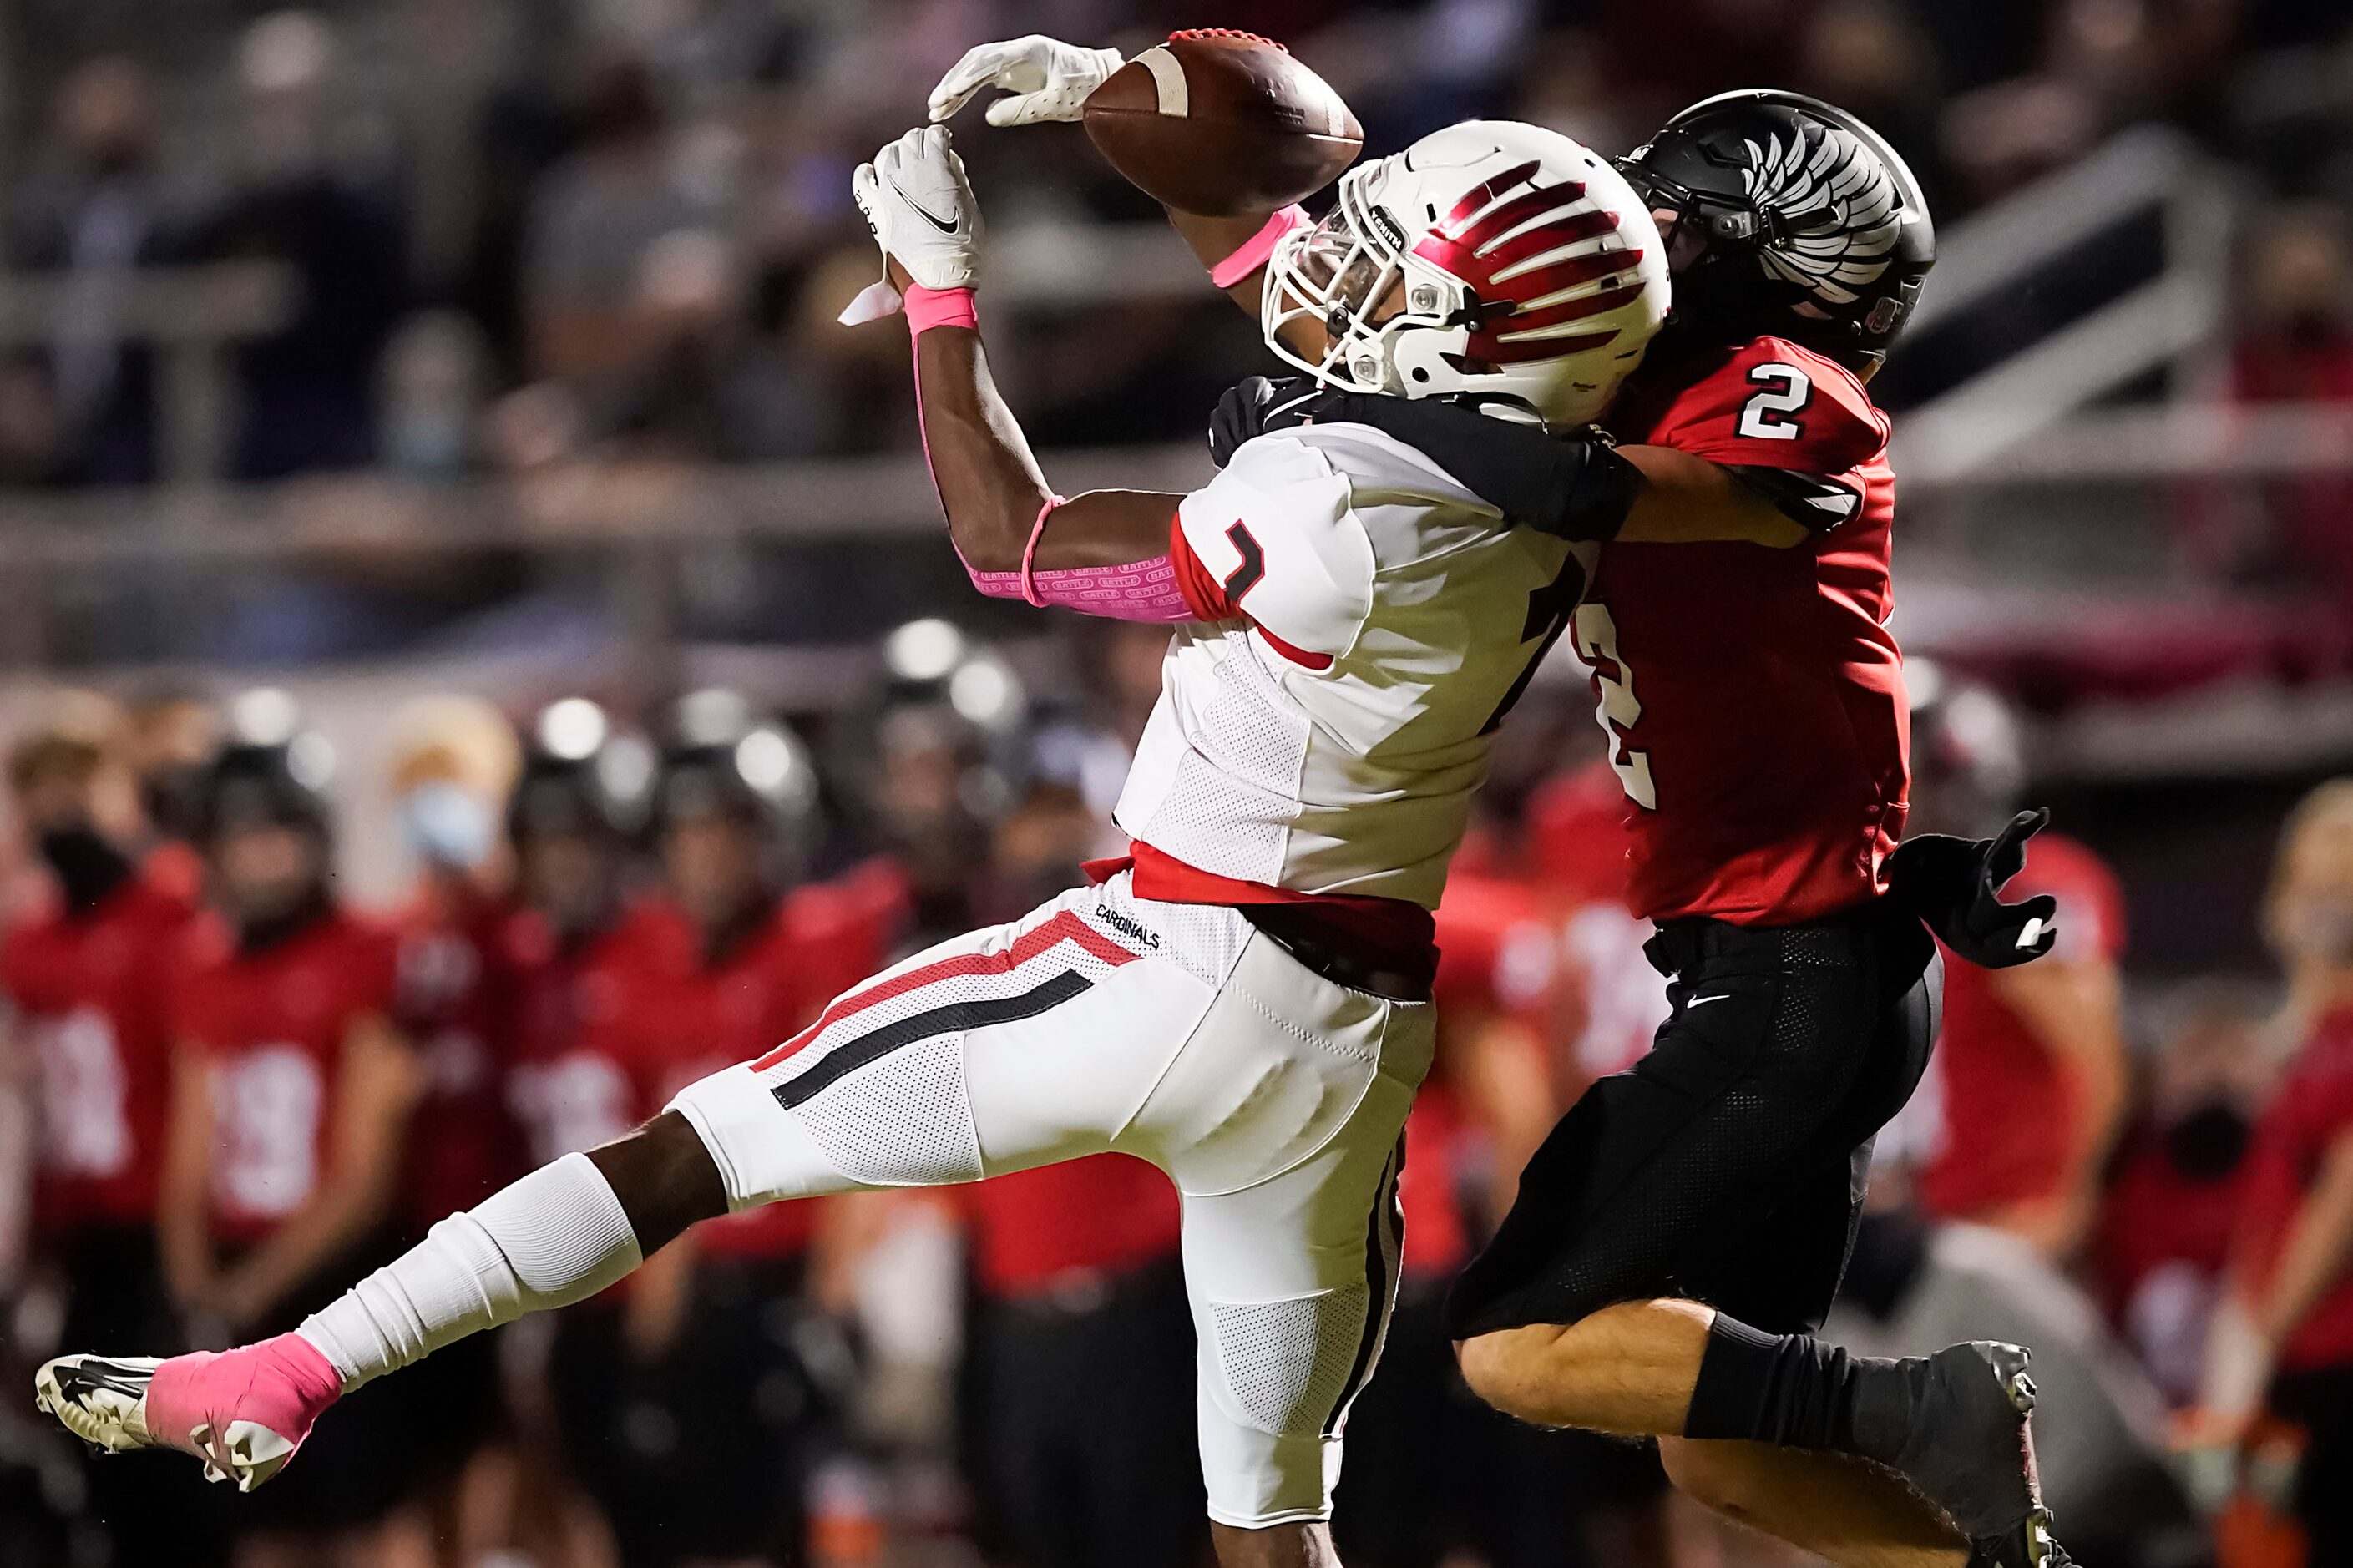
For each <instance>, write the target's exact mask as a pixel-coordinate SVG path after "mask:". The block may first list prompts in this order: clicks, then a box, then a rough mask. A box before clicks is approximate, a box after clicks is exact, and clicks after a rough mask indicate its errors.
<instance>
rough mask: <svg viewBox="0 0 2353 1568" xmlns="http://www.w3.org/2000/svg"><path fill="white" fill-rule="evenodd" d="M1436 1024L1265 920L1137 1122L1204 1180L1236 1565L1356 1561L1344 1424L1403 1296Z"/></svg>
mask: <svg viewBox="0 0 2353 1568" xmlns="http://www.w3.org/2000/svg"><path fill="white" fill-rule="evenodd" d="M1431 1026H1432V1025H1431V1017H1430V1007H1429V1005H1427V1004H1414V1003H1406V1002H1398V1001H1388V1000H1384V999H1382V998H1380V997H1377V996H1372V995H1369V994H1366V993H1364V992H1361V991H1352V990H1348V989H1345V988H1344V987H1342V986H1339V985H1336V984H1333V983H1332V982H1331V981H1328V980H1325V979H1323V978H1321V977H1320V976H1318V975H1316V974H1314V973H1310V972H1309V971H1308V970H1307V969H1306V968H1305V967H1303V965H1302V964H1301V963H1299V962H1298V961H1297V960H1295V959H1293V957H1291V956H1290V954H1289V953H1287V952H1284V951H1282V949H1281V948H1279V947H1277V946H1276V945H1275V944H1274V943H1273V942H1271V941H1268V940H1267V939H1264V938H1262V937H1261V938H1260V939H1258V940H1257V941H1256V942H1253V943H1252V944H1250V946H1249V947H1247V948H1246V949H1245V951H1244V952H1243V953H1242V956H1241V958H1240V962H1239V963H1237V964H1236V965H1235V968H1234V971H1233V973H1232V976H1231V978H1230V979H1229V982H1228V984H1227V985H1226V987H1225V989H1224V990H1223V991H1222V992H1221V993H1220V994H1219V999H1218V1002H1217V1004H1216V1005H1215V1006H1214V1007H1213V1008H1212V1009H1211V1011H1210V1013H1209V1015H1208V1016H1207V1017H1206V1018H1205V1019H1204V1020H1203V1022H1202V1026H1201V1029H1200V1031H1199V1033H1198V1035H1197V1037H1196V1038H1195V1039H1194V1041H1193V1042H1192V1043H1191V1044H1190V1045H1188V1047H1187V1051H1186V1053H1185V1055H1184V1057H1183V1058H1180V1059H1179V1060H1178V1061H1177V1062H1176V1063H1175V1064H1173V1065H1172V1068H1171V1069H1170V1071H1169V1073H1168V1074H1167V1076H1166V1078H1165V1079H1163V1080H1162V1081H1161V1083H1160V1084H1159V1085H1158V1086H1157V1087H1156V1088H1155V1091H1154V1094H1153V1097H1152V1099H1151V1100H1149V1101H1147V1102H1146V1103H1145V1106H1144V1107H1143V1109H1142V1110H1140V1111H1139V1113H1138V1114H1137V1117H1136V1120H1135V1124H1134V1127H1133V1128H1131V1130H1130V1131H1129V1132H1128V1133H1127V1134H1126V1135H1124V1139H1123V1146H1126V1147H1132V1148H1134V1150H1135V1151H1136V1152H1141V1153H1145V1154H1147V1155H1148V1156H1149V1157H1151V1158H1154V1159H1155V1160H1156V1161H1157V1162H1158V1163H1160V1164H1161V1165H1162V1167H1163V1168H1164V1169H1166V1171H1167V1172H1168V1173H1169V1174H1170V1176H1171V1178H1172V1179H1174V1180H1175V1181H1176V1185H1177V1188H1178V1191H1179V1192H1180V1193H1181V1194H1183V1196H1184V1212H1185V1222H1184V1223H1185V1230H1184V1255H1185V1273H1186V1286H1187V1291H1188V1292H1189V1294H1190V1295H1191V1298H1192V1305H1193V1321H1194V1333H1195V1340H1196V1344H1197V1368H1198V1394H1197V1397H1198V1419H1199V1436H1200V1445H1201V1467H1202V1474H1203V1479H1204V1481H1205V1483H1206V1485H1207V1488H1208V1500H1209V1517H1210V1519H1211V1521H1213V1530H1212V1534H1213V1536H1214V1539H1215V1542H1216V1545H1217V1549H1218V1555H1219V1561H1220V1562H1221V1563H1224V1564H1225V1565H1226V1568H1243V1565H1250V1568H1259V1565H1273V1564H1323V1563H1334V1562H1336V1561H1337V1559H1336V1557H1335V1554H1334V1552H1333V1549H1332V1544H1331V1538H1330V1531H1329V1526H1328V1525H1327V1523H1326V1522H1325V1521H1328V1519H1329V1518H1330V1516H1331V1511H1332V1490H1333V1487H1334V1485H1335V1483H1336V1482H1337V1480H1338V1479H1339V1459H1340V1430H1341V1426H1342V1425H1343V1423H1344V1422H1345V1418H1346V1415H1347V1410H1348V1406H1349V1404H1350V1402H1351V1401H1352V1400H1353V1399H1354V1398H1355V1396H1356V1392H1357V1391H1358V1390H1359V1389H1361V1388H1362V1387H1363V1386H1364V1384H1365V1383H1366V1380H1367V1379H1369V1378H1370V1377H1371V1375H1372V1373H1373V1368H1374V1365H1375V1363H1377V1359H1378V1356H1379V1351H1380V1344H1381V1339H1382V1336H1383V1333H1384V1331H1385V1329H1386V1327H1387V1323H1388V1314H1389V1310H1390V1308H1391V1306H1392V1305H1393V1303H1394V1300H1395V1295H1396V1289H1397V1279H1398V1256H1399V1252H1398V1249H1399V1246H1400V1243H1401V1239H1402V1226H1403V1222H1402V1216H1401V1215H1400V1214H1399V1212H1398V1205H1397V1184H1398V1177H1399V1173H1400V1169H1401V1165H1402V1162H1403V1142H1402V1134H1403V1131H1404V1126H1405V1117H1406V1112H1407V1110H1409V1107H1410V1106H1411V1104H1412V1100H1413V1094H1414V1091H1415V1090H1416V1089H1418V1088H1419V1085H1420V1081H1421V1079H1422V1077H1423V1075H1424V1074H1425V1073H1426V1072H1427V1071H1428V1068H1429V1064H1430V1047H1431ZM1301 1040H1304V1041H1305V1042H1306V1046H1305V1048H1304V1049H1302V1048H1301V1047H1300V1043H1299V1042H1300V1041H1301Z"/></svg>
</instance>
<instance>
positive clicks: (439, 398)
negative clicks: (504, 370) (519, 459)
mask: <svg viewBox="0 0 2353 1568" xmlns="http://www.w3.org/2000/svg"><path fill="white" fill-rule="evenodd" d="M487 370H488V361H487V358H486V354H485V351H484V348H483V345H482V334H481V331H480V328H478V327H476V326H475V325H474V323H473V321H470V319H468V318H467V317H465V316H462V315H460V314H459V313H458V312H457V311H455V310H424V311H419V312H418V313H417V314H416V315H413V316H411V317H409V318H408V319H407V320H406V321H404V322H402V323H401V326H400V330H399V331H397V332H396V333H395V334H394V336H393V339H392V342H390V343H389V344H388V345H386V347H385V355H384V398H383V405H384V406H383V417H384V428H383V430H382V433H381V434H380V435H379V437H378V438H377V448H378V450H379V451H381V452H382V453H383V455H384V461H385V467H386V468H389V469H390V470H391V471H392V472H394V473H396V474H399V475H402V476H404V477H406V478H408V479H450V478H453V477H455V476H456V475H458V474H459V473H461V472H463V471H464V470H465V469H466V468H470V467H471V466H472V464H473V461H474V459H475V458H476V457H477V456H478V455H479V454H480V447H481V446H482V437H483V436H484V435H485V432H483V431H482V430H480V428H479V426H480V417H481V412H482V404H483V401H484V395H485V393H486V391H487V387H486V385H485V381H486V373H487Z"/></svg>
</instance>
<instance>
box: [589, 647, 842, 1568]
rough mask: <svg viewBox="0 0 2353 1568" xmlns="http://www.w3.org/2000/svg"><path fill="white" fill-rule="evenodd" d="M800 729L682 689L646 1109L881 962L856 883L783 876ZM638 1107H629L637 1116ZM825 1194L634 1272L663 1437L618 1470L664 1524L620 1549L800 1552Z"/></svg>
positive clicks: (660, 802) (640, 1037)
mask: <svg viewBox="0 0 2353 1568" xmlns="http://www.w3.org/2000/svg"><path fill="white" fill-rule="evenodd" d="M816 788H817V778H816V773H815V770H814V766H813V764H812V763H811V762H810V760H809V757H808V755H807V752H806V751H805V750H804V749H803V748H802V746H801V743H800V742H799V741H798V740H797V739H796V738H794V737H793V736H792V735H791V734H790V733H789V732H788V731H786V730H784V729H783V728H781V727H779V726H777V725H775V724H769V723H762V722H758V721H755V720H754V715H753V714H752V711H751V708H750V704H749V703H748V702H747V701H746V700H744V698H743V697H742V696H740V695H739V694H737V693H735V692H733V691H727V690H723V689H710V690H703V691H698V692H695V693H693V694H691V695H690V696H688V697H686V698H684V699H682V700H681V701H680V702H679V703H678V704H677V705H676V709H675V713H674V720H673V724H672V735H671V738H670V744H669V745H668V746H667V747H666V748H665V750H664V752H663V755H662V757H661V761H660V766H659V773H658V774H657V776H656V779H655V782H654V786H653V791H652V795H651V802H650V804H651V810H652V830H653V842H654V847H655V851H656V856H657V858H658V860H659V866H660V871H661V887H660V891H659V894H657V895H656V896H655V897H654V898H653V899H651V900H649V907H648V908H647V910H645V911H644V913H643V914H642V915H641V916H640V917H639V918H638V920H636V921H632V923H631V927H630V937H629V950H628V962H627V963H625V964H624V965H623V966H622V969H621V995H620V1001H619V1016H618V1020H617V1035H618V1037H619V1049H620V1051H621V1053H622V1054H623V1055H624V1057H625V1058H628V1060H629V1061H630V1062H631V1063H632V1064H633V1065H634V1070H635V1071H636V1073H637V1074H638V1078H639V1079H640V1080H641V1081H642V1082H643V1083H644V1084H645V1085H646V1086H647V1088H648V1089H650V1091H651V1093H650V1096H649V1100H648V1102H647V1103H646V1104H645V1106H644V1107H643V1109H642V1110H641V1111H640V1113H639V1116H640V1117H644V1116H651V1115H653V1114H655V1113H656V1111H658V1110H659V1109H660V1107H661V1106H662V1105H664V1104H666V1103H668V1102H669V1100H670V1097H671V1096H672V1095H674V1094H675V1093H677V1092H678V1091H679V1090H681V1089H684V1088H685V1087H686V1086H687V1085H689V1084H691V1083H692V1082H694V1081H695V1080H696V1079H701V1078H703V1077H705V1076H706V1075H708V1074H710V1073H712V1072H716V1071H718V1070H719V1069H720V1068H724V1067H726V1066H727V1065H728V1064H729V1063H731V1062H736V1061H742V1060H745V1059H747V1058H752V1057H754V1056H757V1055H758V1054H760V1053H761V1052H762V1051H764V1050H765V1049H767V1048H769V1047H773V1046H774V1045H776V1042H777V1041H779V1040H784V1039H787V1038H790V1037H792V1036H794V1035H795V1034H797V1033H798V1032H799V1031H800V1030H801V1029H803V1028H804V1027H806V1026H807V1025H808V1024H809V1023H810V1022H812V1021H813V1020H814V1019H815V1018H816V1016H817V1015H818V1010H819V1009H820V1008H822V1007H823V1006H824V1005H825V1004H826V1002H827V1001H828V1000H829V999H830V998H831V997H833V996H834V995H836V994H839V992H841V991H843V990H845V989H847V988H848V986H849V984H852V983H853V982H855V981H856V980H858V979H859V978H860V977H861V976H863V975H866V974H870V973H873V972H874V971H875V970H877V969H879V968H881V965H882V963H883V960H884V958H885V957H886V956H887V947H888V940H889V939H888V935H887V933H886V932H885V931H883V930H881V927H880V925H879V924H878V922H876V921H872V920H870V919H862V918H860V915H861V914H862V913H863V912H864V911H861V910H858V909H857V907H856V905H855V901H854V899H853V898H852V896H851V894H850V891H849V890H848V889H835V888H830V887H827V886H823V885H818V884H808V885H804V886H801V887H797V888H796V887H794V886H793V885H792V884H793V873H794V871H795V869H796V866H795V861H796V860H797V857H798V855H799V854H800V853H801V852H802V851H803V850H804V848H805V846H804V845H803V844H802V843H801V842H800V841H801V839H802V838H803V837H804V836H805V835H806V834H807V831H808V829H809V827H810V826H811V824H812V820H813V817H814V814H815V810H816V804H817V803H816ZM632 1120H633V1121H635V1120H638V1118H633V1119H632ZM837 1207H838V1205H837V1203H836V1201H835V1200H821V1201H818V1202H815V1203H806V1204H772V1205H767V1206H765V1207H762V1208H756V1209H752V1210H748V1211H746V1212H744V1213H741V1214H736V1215H727V1216H725V1217H723V1218H718V1219H713V1220H711V1221H709V1222H708V1223H706V1224H704V1225H702V1226H697V1227H696V1228H695V1229H694V1230H693V1231H692V1232H691V1233H690V1234H689V1235H688V1236H686V1237H682V1238H681V1242H680V1244H679V1245H678V1246H675V1247H670V1249H668V1250H667V1251H665V1252H664V1253H663V1254H662V1255H661V1256H660V1257H659V1258H656V1259H654V1260H653V1261H652V1262H651V1263H649V1265H648V1267H647V1268H645V1269H644V1270H643V1271H641V1272H640V1273H639V1274H638V1277H637V1278H636V1279H634V1280H632V1281H631V1287H632V1293H631V1297H630V1300H629V1308H628V1310H629V1313H630V1319H631V1329H632V1332H631V1334H630V1341H629V1345H628V1349H629V1352H630V1354H631V1355H632V1357H633V1358H634V1359H635V1361H636V1362H637V1363H638V1367H637V1373H638V1375H636V1376H635V1377H634V1378H633V1382H634V1383H636V1384H638V1386H637V1387H636V1389H635V1391H634V1394H633V1403H634V1404H636V1405H638V1407H639V1408H640V1409H641V1410H646V1411H660V1412H663V1413H664V1414H666V1415H668V1416H669V1417H670V1421H671V1422H672V1423H673V1424H674V1426H675V1427H676V1430H677V1434H678V1435H677V1437H676V1439H675V1440H674V1441H672V1442H670V1443H668V1444H666V1445H664V1446H663V1447H661V1448H659V1450H655V1451H649V1452H641V1453H639V1454H638V1456H637V1458H636V1463H635V1465H634V1466H633V1468H634V1469H635V1470H636V1471H637V1474H635V1475H633V1476H632V1477H631V1478H630V1480H629V1485H630V1486H631V1487H632V1488H633V1489H642V1490H643V1491H644V1492H645V1493H646V1494H647V1495H649V1496H657V1495H658V1496H659V1498H660V1499H661V1500H662V1503H663V1506H662V1508H661V1510H660V1514H659V1520H658V1521H657V1522H658V1523H659V1531H657V1532H655V1533H653V1534H651V1535H649V1536H648V1537H646V1538H644V1539H642V1540H638V1539H631V1538H630V1532H628V1531H625V1532H624V1542H623V1546H624V1552H625V1555H627V1556H628V1559H629V1560H630V1561H632V1562H638V1561H645V1562H648V1563H665V1562H676V1561H689V1562H702V1561H708V1562H736V1561H753V1560H771V1559H773V1560H776V1561H784V1562H790V1561H796V1560H797V1556H798V1554H799V1553H801V1552H803V1551H805V1549H806V1542H805V1540H804V1537H805V1536H806V1534H807V1521H806V1520H805V1518H804V1495H803V1494H804V1492H805V1490H806V1487H807V1469H808V1460H809V1453H808V1449H809V1441H810V1437H811V1436H812V1433H813V1432H814V1430H815V1429H816V1426H817V1419H818V1414H819V1412H818V1405H819V1404H820V1390H819V1389H818V1386H817V1384H815V1382H814V1380H813V1377H812V1373H811V1371H810V1369H809V1367H808V1366H807V1364H806V1363H805V1361H804V1358H803V1357H802V1356H801V1355H800V1354H799V1353H798V1345H799V1343H800V1342H801V1341H802V1339H803V1336H804V1333H805V1331H806V1328H807V1323H806V1321H804V1320H805V1319H806V1317H807V1312H808V1310H810V1302H811V1300H812V1295H813V1291H814V1289H815V1286H816V1284H817V1279H816V1275H817V1274H818V1272H819V1271H820V1270H821V1269H822V1268H823V1264H824V1259H823V1258H822V1256H821V1253H822V1250H823V1247H822V1244H823V1240H824V1233H825V1231H826V1229H827V1225H828V1217H829V1216H828V1211H829V1210H832V1209H835V1208H837Z"/></svg>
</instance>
